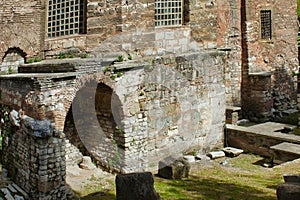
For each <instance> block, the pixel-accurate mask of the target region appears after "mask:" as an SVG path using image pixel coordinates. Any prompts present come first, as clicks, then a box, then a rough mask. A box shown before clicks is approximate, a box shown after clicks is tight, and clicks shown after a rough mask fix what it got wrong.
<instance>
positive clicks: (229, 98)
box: [217, 0, 242, 106]
mask: <svg viewBox="0 0 300 200" xmlns="http://www.w3.org/2000/svg"><path fill="white" fill-rule="evenodd" d="M217 5H218V33H219V35H218V40H217V42H218V46H219V47H220V48H223V49H224V50H226V51H227V57H226V63H225V64H226V65H225V66H224V79H225V86H226V104H227V105H231V106H240V105H241V86H240V85H241V81H242V76H241V75H242V58H241V56H242V45H241V37H242V34H241V24H242V20H241V1H240V0H230V1H223V0H219V1H217Z"/></svg>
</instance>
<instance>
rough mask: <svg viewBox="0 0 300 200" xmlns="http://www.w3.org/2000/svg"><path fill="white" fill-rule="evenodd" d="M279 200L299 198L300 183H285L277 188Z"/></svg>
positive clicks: (296, 199) (295, 199)
mask: <svg viewBox="0 0 300 200" xmlns="http://www.w3.org/2000/svg"><path fill="white" fill-rule="evenodd" d="M276 194H277V199H278V200H299V199H300V184H293V183H283V184H280V185H279V186H278V187H277V190H276Z"/></svg>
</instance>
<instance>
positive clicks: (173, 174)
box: [158, 158, 190, 179]
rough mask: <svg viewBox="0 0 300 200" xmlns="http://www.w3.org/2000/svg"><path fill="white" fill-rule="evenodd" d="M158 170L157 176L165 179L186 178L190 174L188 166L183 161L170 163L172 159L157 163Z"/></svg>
mask: <svg viewBox="0 0 300 200" xmlns="http://www.w3.org/2000/svg"><path fill="white" fill-rule="evenodd" d="M170 162H171V164H169V163H170ZM158 168H159V169H158V175H159V176H161V177H163V178H166V179H182V178H187V177H188V176H189V172H190V164H189V163H188V162H187V161H186V160H185V159H178V160H175V161H173V162H172V158H167V159H165V160H163V161H160V162H159V163H158Z"/></svg>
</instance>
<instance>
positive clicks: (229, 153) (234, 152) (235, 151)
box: [222, 147, 244, 157]
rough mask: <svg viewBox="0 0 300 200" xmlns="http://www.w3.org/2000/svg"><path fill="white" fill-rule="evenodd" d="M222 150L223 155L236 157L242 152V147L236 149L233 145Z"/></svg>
mask: <svg viewBox="0 0 300 200" xmlns="http://www.w3.org/2000/svg"><path fill="white" fill-rule="evenodd" d="M222 150H223V151H224V153H225V155H226V156H228V157H236V156H238V155H240V154H242V153H243V152H244V151H243V150H242V149H237V148H234V147H225V148H223V149H222Z"/></svg>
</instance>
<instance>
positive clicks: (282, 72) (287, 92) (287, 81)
mask: <svg viewBox="0 0 300 200" xmlns="http://www.w3.org/2000/svg"><path fill="white" fill-rule="evenodd" d="M291 73H292V72H288V71H287V70H286V69H285V68H284V67H277V68H276V69H275V71H274V73H273V80H272V81H273V84H272V85H273V89H272V96H273V108H274V109H275V110H276V111H283V110H287V109H290V108H293V107H295V106H296V105H297V103H296V99H297V91H296V89H295V81H294V80H293V79H294V74H291ZM295 75H296V74H295Z"/></svg>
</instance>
